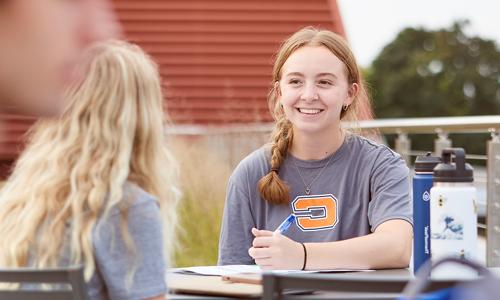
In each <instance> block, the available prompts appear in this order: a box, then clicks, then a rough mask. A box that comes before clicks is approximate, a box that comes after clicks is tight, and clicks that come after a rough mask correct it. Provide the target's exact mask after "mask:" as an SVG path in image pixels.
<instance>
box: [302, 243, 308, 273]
mask: <svg viewBox="0 0 500 300" xmlns="http://www.w3.org/2000/svg"><path fill="white" fill-rule="evenodd" d="M300 244H301V245H302V249H303V250H304V256H303V257H304V260H303V262H302V269H301V270H302V271H304V270H305V269H306V265H307V248H306V245H305V244H304V243H300Z"/></svg>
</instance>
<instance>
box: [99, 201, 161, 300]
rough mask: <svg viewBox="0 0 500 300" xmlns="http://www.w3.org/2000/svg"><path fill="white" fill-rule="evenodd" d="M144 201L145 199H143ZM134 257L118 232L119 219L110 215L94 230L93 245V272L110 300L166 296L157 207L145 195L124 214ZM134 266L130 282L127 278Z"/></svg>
mask: <svg viewBox="0 0 500 300" xmlns="http://www.w3.org/2000/svg"><path fill="white" fill-rule="evenodd" d="M145 197H147V198H146V199H145ZM126 216H127V218H128V229H129V232H130V237H131V238H132V240H133V242H134V246H135V253H134V254H131V253H130V251H127V250H126V247H125V242H124V240H123V238H122V234H121V231H120V221H121V219H122V215H121V214H120V213H119V212H117V211H111V213H110V214H109V217H108V218H107V219H106V220H102V222H101V223H100V224H99V226H98V227H97V234H96V235H95V237H96V238H95V241H94V253H95V254H94V255H95V260H96V268H97V269H98V272H99V273H100V274H101V276H102V278H103V280H104V282H105V285H106V289H107V293H108V296H109V298H110V299H144V298H148V297H153V296H158V295H163V294H166V292H167V286H166V283H165V271H166V262H165V257H164V254H163V243H162V241H163V234H162V226H161V217H160V212H159V207H158V205H157V204H156V201H155V200H154V199H153V198H151V197H150V196H149V195H144V194H142V195H141V198H139V199H136V201H135V202H134V203H133V205H132V206H131V207H130V208H129V210H128V213H127V215H126ZM134 266H135V273H134V275H133V277H132V280H129V279H128V278H127V274H128V272H129V271H130V268H131V267H132V268H133V267H134Z"/></svg>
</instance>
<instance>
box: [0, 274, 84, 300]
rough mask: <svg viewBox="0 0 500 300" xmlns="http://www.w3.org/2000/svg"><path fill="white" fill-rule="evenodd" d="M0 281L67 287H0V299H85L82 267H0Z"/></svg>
mask: <svg viewBox="0 0 500 300" xmlns="http://www.w3.org/2000/svg"><path fill="white" fill-rule="evenodd" d="M0 283H24V284H43V283H45V284H65V285H68V286H70V288H69V289H54V290H43V289H41V288H40V289H34V290H33V289H17V290H2V289H0V299H1V300H19V299H22V300H87V299H88V295H87V287H86V284H85V280H84V277H83V267H81V266H78V267H68V268H54V269H30V268H20V269H0Z"/></svg>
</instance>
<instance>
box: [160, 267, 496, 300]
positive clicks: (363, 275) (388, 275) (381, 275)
mask: <svg viewBox="0 0 500 300" xmlns="http://www.w3.org/2000/svg"><path fill="white" fill-rule="evenodd" d="M489 269H490V270H491V271H492V273H493V274H494V275H496V276H497V277H500V268H489ZM174 276H177V275H174ZM184 276H188V277H186V280H189V276H196V275H184ZM286 276H293V277H296V276H298V277H301V276H307V277H308V278H323V279H324V278H328V279H331V280H335V278H356V279H369V280H371V279H374V280H377V279H384V280H390V279H397V280H401V279H403V280H410V279H412V278H414V275H413V273H412V271H411V270H409V269H391V270H375V271H368V272H343V273H307V274H287V275H286ZM196 277H200V276H196ZM201 277H204V276H201ZM198 279H200V278H198ZM201 280H203V278H201ZM211 280H213V278H212V279H211ZM241 285H246V284H241ZM398 296H400V295H398V294H381V293H378V294H373V293H351V292H315V293H309V294H305V295H294V296H291V295H288V296H287V299H294V300H314V299H318V300H319V299H351V300H352V299H360V300H361V299H395V298H397V297H398ZM167 299H173V300H177V299H178V300H195V299H200V300H215V299H235V298H234V297H223V296H207V295H188V294H174V293H172V294H168V295H167Z"/></svg>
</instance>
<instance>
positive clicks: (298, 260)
mask: <svg viewBox="0 0 500 300" xmlns="http://www.w3.org/2000/svg"><path fill="white" fill-rule="evenodd" d="M252 234H253V235H254V236H255V238H254V239H253V244H252V246H253V247H252V248H250V249H248V254H250V256H251V257H252V258H253V259H254V260H255V263H256V264H257V265H259V266H260V267H261V268H263V269H266V270H269V269H273V270H277V269H278V270H279V269H281V270H300V269H302V265H303V263H304V249H303V248H302V245H301V244H300V243H297V242H295V241H293V240H291V239H289V238H288V237H286V236H284V235H282V234H280V233H277V232H276V233H275V232H272V231H268V230H258V229H256V228H252Z"/></svg>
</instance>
